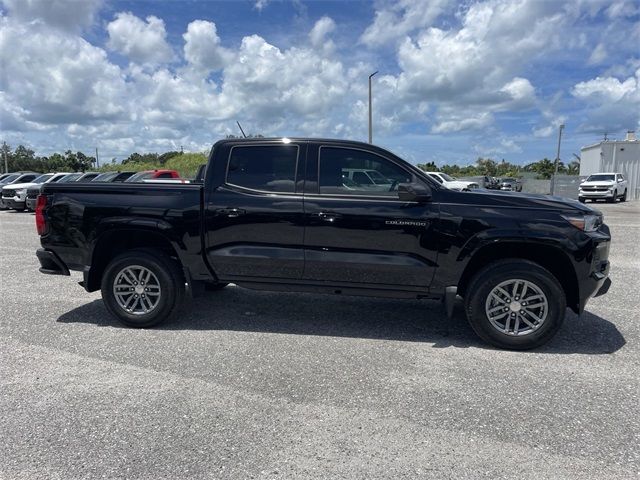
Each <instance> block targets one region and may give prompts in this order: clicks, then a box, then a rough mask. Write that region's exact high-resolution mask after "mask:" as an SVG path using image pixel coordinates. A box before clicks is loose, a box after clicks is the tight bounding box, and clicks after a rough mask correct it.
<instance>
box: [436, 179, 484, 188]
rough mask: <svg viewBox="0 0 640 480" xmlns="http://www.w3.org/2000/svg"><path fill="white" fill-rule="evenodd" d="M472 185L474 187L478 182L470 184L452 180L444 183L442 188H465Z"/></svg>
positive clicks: (469, 182) (464, 181)
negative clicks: (473, 184)
mask: <svg viewBox="0 0 640 480" xmlns="http://www.w3.org/2000/svg"><path fill="white" fill-rule="evenodd" d="M472 183H475V184H476V185H477V184H478V182H471V181H466V180H453V181H451V182H444V186H445V187H447V188H466V187H468V186H469V185H471V184H472Z"/></svg>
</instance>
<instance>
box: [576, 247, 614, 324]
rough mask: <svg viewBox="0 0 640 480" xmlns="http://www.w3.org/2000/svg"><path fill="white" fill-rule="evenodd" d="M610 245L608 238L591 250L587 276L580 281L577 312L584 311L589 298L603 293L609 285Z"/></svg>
mask: <svg viewBox="0 0 640 480" xmlns="http://www.w3.org/2000/svg"><path fill="white" fill-rule="evenodd" d="M610 245H611V241H610V240H607V241H604V242H600V243H598V244H597V245H596V247H595V249H594V251H593V254H592V259H591V269H590V272H589V276H588V277H587V278H586V279H584V280H583V281H581V282H580V299H579V300H580V304H579V305H578V310H579V311H578V313H582V312H583V311H584V308H585V306H586V305H587V302H588V301H589V299H591V298H593V297H599V296H600V295H604V294H605V293H607V291H608V290H609V288H610V287H611V280H610V279H609V269H610V268H611V264H610V263H609V247H610Z"/></svg>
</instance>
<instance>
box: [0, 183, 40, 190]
mask: <svg viewBox="0 0 640 480" xmlns="http://www.w3.org/2000/svg"><path fill="white" fill-rule="evenodd" d="M34 185H40V184H39V183H31V182H30V183H10V184H9V185H3V186H2V189H3V190H4V189H5V188H6V189H7V190H22V189H23V188H29V187H33V186H34Z"/></svg>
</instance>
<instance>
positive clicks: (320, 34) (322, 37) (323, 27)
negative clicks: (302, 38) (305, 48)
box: [309, 16, 336, 47]
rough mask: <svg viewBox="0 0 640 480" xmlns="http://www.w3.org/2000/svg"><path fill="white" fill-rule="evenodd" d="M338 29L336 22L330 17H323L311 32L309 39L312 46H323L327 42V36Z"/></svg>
mask: <svg viewBox="0 0 640 480" xmlns="http://www.w3.org/2000/svg"><path fill="white" fill-rule="evenodd" d="M335 29H336V22H334V21H333V19H332V18H330V17H326V16H325V17H322V18H321V19H320V20H318V21H317V22H316V23H315V25H314V26H313V28H312V29H311V32H310V33H309V39H310V40H311V45H313V46H314V47H318V46H322V44H323V43H324V42H325V41H326V36H327V35H328V34H329V33H331V32H333V31H334V30H335Z"/></svg>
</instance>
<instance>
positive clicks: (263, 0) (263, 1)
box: [253, 0, 269, 12]
mask: <svg viewBox="0 0 640 480" xmlns="http://www.w3.org/2000/svg"><path fill="white" fill-rule="evenodd" d="M267 5H269V0H256V3H255V4H254V5H253V8H255V9H256V10H258V11H259V12H261V11H262V10H264V9H265V8H266V7H267Z"/></svg>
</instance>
